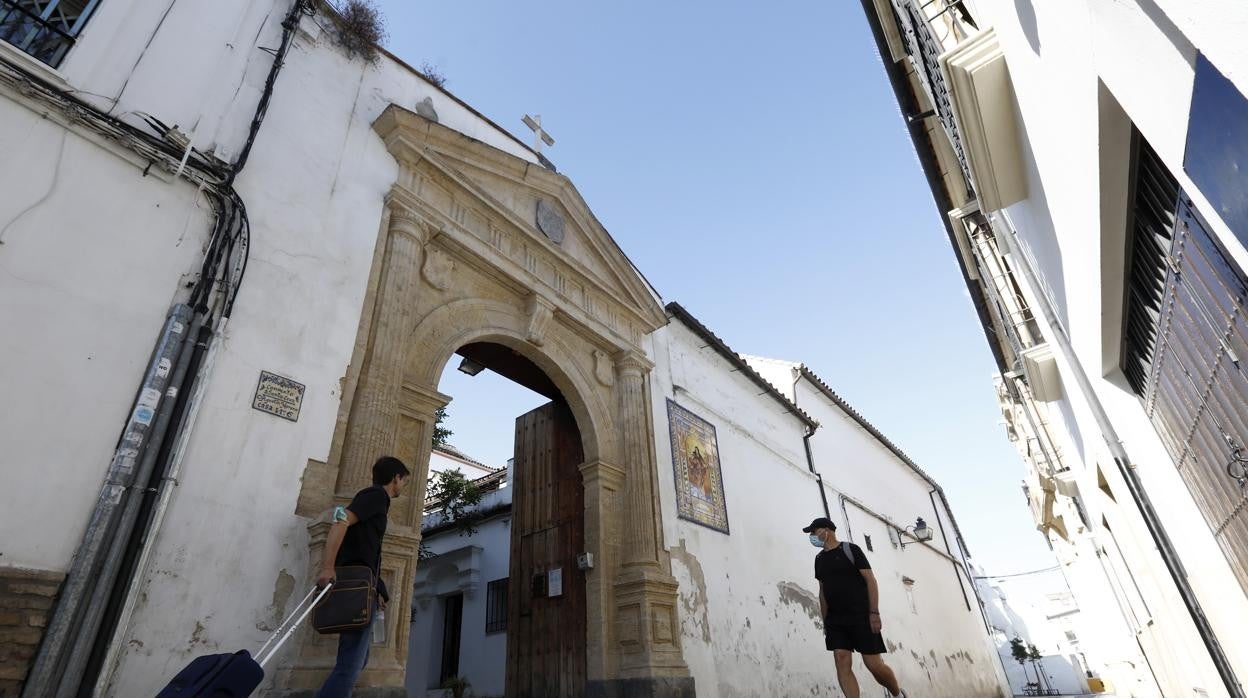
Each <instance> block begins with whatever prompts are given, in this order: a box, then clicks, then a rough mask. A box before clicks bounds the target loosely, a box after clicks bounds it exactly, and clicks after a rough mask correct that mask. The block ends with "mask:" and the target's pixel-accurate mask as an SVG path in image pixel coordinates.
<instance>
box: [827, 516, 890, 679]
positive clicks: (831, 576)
mask: <svg viewBox="0 0 1248 698" xmlns="http://www.w3.org/2000/svg"><path fill="white" fill-rule="evenodd" d="M802 532H803V533H809V534H810V544H811V545H813V546H815V547H817V548H820V552H819V554H818V555H816V556H815V578H816V579H818V580H819V611H820V614H821V615H822V616H823V635H824V644H825V645H826V646H827V648H828V651H830V652H832V653H833V656H834V657H835V659H836V678H837V680H838V681H840V683H841V690H842V691H844V693H845V696H846V698H859V696H860V694H859V691H858V678H857V677H855V676H854V652H858V653H859V654H861V655H862V663H863V664H865V665H866V666H867V670H868V671H870V672H871V675H872V676H874V677H875V680H876V681H877V682H878V683H879V684H880V685H881V686H883V687H884V688H886V689H888V692H889V694H890V695H893V696H902V698H905V695H906V692H905V691H903V690H901V687H900V686H899V685H898V684H897V677H896V676H894V675H893V670H892V669H890V668H889V666H888V665H887V664H885V663H884V659H883V657H881V656H880V655H882V654H883V653H885V652H887V651H888V650H887V649H885V647H884V637H883V636H882V635H880V628H881V626H882V623H881V621H880V605H879V601H880V590H879V587H878V586H877V585H876V583H875V573H874V572H872V571H871V563H870V562H868V561H867V556H866V555H864V554H863V552H862V548H859V547H858V546H856V545H854V544H853V543H844V544H842V543H841V542H840V541H838V540H837V539H836V524H834V523H832V521H831V519H827V518H824V517H822V516H821V517H819V518H817V519H815V520H814V521H811V522H810V525H809V526H807V527H806V528H803V529H802Z"/></svg>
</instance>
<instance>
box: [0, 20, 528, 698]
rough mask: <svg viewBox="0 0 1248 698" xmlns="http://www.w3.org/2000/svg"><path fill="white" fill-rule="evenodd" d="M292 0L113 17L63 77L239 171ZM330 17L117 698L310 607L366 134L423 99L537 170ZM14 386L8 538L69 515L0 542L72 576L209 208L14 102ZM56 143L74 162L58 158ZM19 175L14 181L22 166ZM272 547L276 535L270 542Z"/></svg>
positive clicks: (5, 308)
mask: <svg viewBox="0 0 1248 698" xmlns="http://www.w3.org/2000/svg"><path fill="white" fill-rule="evenodd" d="M286 7H287V5H286V3H285V2H278V1H275V2H266V1H254V2H252V1H245V0H227V2H225V3H224V4H223V3H212V4H204V3H174V5H173V7H172V9H171V10H170V11H169V13H168V15H167V16H164V17H163V18H162V13H163V12H164V9H165V7H164V6H157V5H156V4H154V3H142V2H126V1H125V0H115V1H110V2H104V3H101V5H100V8H99V11H98V12H97V15H96V16H95V17H94V18H93V19H92V20H91V22H90V24H89V26H88V31H87V32H86V35H85V36H84V37H83V39H82V41H81V42H80V43H79V45H78V46H77V47H76V48H75V49H74V50H73V51H72V52H71V53H70V54H69V57H68V59H67V60H66V62H65V64H64V66H63V68H62V69H61V70H60V71H50V70H48V71H42V72H43V73H44V74H45V75H47V76H48V77H50V78H51V79H54V80H62V81H64V83H65V84H66V85H67V86H69V87H71V88H72V89H74V90H76V92H77V94H79V96H82V97H84V98H86V99H89V100H91V101H93V102H94V103H96V104H97V105H100V106H101V107H102V108H106V109H107V108H111V109H112V111H113V113H114V114H115V115H118V116H120V117H121V118H123V119H126V120H128V121H131V122H135V123H138V117H137V116H136V115H135V114H134V112H136V111H143V112H148V113H151V114H153V115H154V116H156V117H157V118H160V119H161V120H162V121H164V122H166V123H169V124H178V125H179V126H180V127H181V128H182V129H183V130H184V131H187V132H191V131H194V132H195V134H196V135H195V143H196V145H197V146H199V147H210V146H211V147H215V148H216V151H217V153H218V154H220V155H222V156H223V157H228V158H233V157H234V155H235V154H236V153H237V151H238V150H239V148H240V146H241V144H242V140H243V138H244V137H245V134H246V130H247V126H248V122H249V121H250V119H251V116H252V112H253V110H254V108H255V104H256V101H257V99H258V97H259V94H260V89H261V87H262V85H263V82H264V78H265V76H266V74H267V72H268V69H269V66H270V64H271V60H272V59H271V56H270V55H269V54H267V53H265V52H264V51H261V50H259V49H258V48H257V46H268V47H271V46H275V45H276V44H277V41H278V37H279V34H280V27H279V23H280V20H281V17H282V15H283V14H284V12H285V10H286ZM317 22H320V23H325V24H328V20H327V19H326V18H324V17H319V18H316V19H305V20H304V22H303V25H302V27H303V29H302V30H301V32H300V33H298V34H297V36H296V39H295V43H294V46H293V48H292V49H291V53H290V55H289V57H288V58H287V61H286V65H285V68H284V69H283V71H282V73H281V77H280V78H279V80H278V84H277V90H276V93H275V95H274V99H273V102H272V104H271V107H270V109H269V113H268V117H267V119H266V121H265V123H264V125H263V128H262V129H261V132H260V136H259V139H258V140H257V142H256V144H255V147H254V150H253V151H252V155H251V159H250V161H249V163H248V166H247V169H246V170H245V171H244V173H243V174H242V175H241V177H240V178H239V180H238V182H237V184H236V186H237V188H238V190H239V192H240V194H241V195H242V198H243V199H244V201H245V202H246V203H247V207H248V213H249V215H250V220H251V227H252V238H251V240H252V248H251V261H250V265H249V267H248V272H247V278H246V281H245V283H244V285H243V289H242V292H241V294H240V296H239V298H238V303H237V305H236V307H235V312H234V315H233V318H232V320H231V322H230V324H229V326H228V328H227V330H226V332H225V339H224V343H223V346H222V348H221V352H220V354H219V355H218V357H217V362H216V366H215V371H214V373H213V375H212V376H211V378H210V383H209V386H208V390H207V392H206V395H205V400H204V405H203V409H202V410H201V412H200V417H199V422H198V425H197V427H196V429H195V432H194V434H193V436H192V437H191V440H190V445H189V450H188V452H187V456H186V459H185V462H184V466H183V472H182V477H181V479H180V481H179V483H178V486H177V488H176V489H175V490H174V494H173V497H172V499H171V502H170V508H169V511H168V515H167V516H166V518H165V522H164V527H163V529H162V530H161V532H160V534H159V536H158V537H157V539H156V542H155V546H156V547H155V551H154V554H153V556H152V562H151V565H150V568H149V569H148V571H147V574H146V576H145V578H144V581H143V584H142V588H141V595H140V600H139V603H138V606H137V608H136V611H135V621H134V623H133V625H132V626H131V627H129V628H128V629H126V631H125V632H124V636H123V637H122V642H123V643H124V647H125V648H126V649H125V651H124V653H123V656H122V658H121V660H120V663H119V665H118V667H117V670H116V672H115V676H114V679H113V682H112V685H111V687H110V689H109V690H110V692H111V693H112V694H114V695H144V694H151V693H153V692H155V689H156V688H157V687H158V686H160V685H162V684H163V683H164V682H165V681H166V680H167V679H168V678H169V677H170V676H171V675H172V674H173V673H175V672H176V670H177V669H178V668H179V667H180V666H182V665H183V664H185V662H186V661H187V660H189V659H190V658H191V657H192V656H194V655H197V654H201V653H204V652H211V651H226V650H231V651H232V650H234V649H238V648H245V647H246V648H255V647H257V646H259V644H261V642H263V640H264V638H265V637H266V634H267V632H268V630H269V629H270V628H271V627H273V626H274V625H275V624H276V622H277V620H278V619H280V618H281V617H282V616H283V615H284V612H285V610H286V609H287V608H288V607H290V606H291V605H293V599H297V598H299V597H301V596H302V594H303V592H304V590H305V589H306V588H307V585H308V582H309V580H308V579H307V569H308V564H307V560H306V555H307V553H306V551H307V540H306V529H305V527H306V523H307V522H306V520H304V519H302V518H300V517H296V516H295V515H294V509H295V502H296V499H297V497H298V493H299V488H300V478H301V475H302V474H303V471H304V468H305V467H306V466H307V463H308V460H309V459H317V460H325V459H326V458H327V457H328V454H329V446H330V440H331V437H332V434H333V430H334V424H335V418H336V415H337V411H338V407H339V401H340V399H341V395H340V385H341V383H340V379H341V378H342V377H343V376H344V375H345V373H346V368H347V364H348V362H349V361H350V358H351V351H352V346H353V343H354V339H355V332H356V327H357V326H358V321H359V313H360V309H361V306H362V302H363V297H364V292H365V286H366V283H367V278H368V271H369V266H370V263H371V260H372V257H373V252H374V248H375V244H376V240H377V234H378V231H379V229H380V225H381V216H382V208H383V197H384V196H385V194H386V193H387V191H388V190H389V188H390V186H391V184H392V182H393V181H394V178H395V176H396V172H397V168H396V166H395V163H394V162H393V159H392V158H391V157H390V156H389V155H388V153H386V151H385V148H384V147H383V145H382V144H381V142H380V141H379V139H378V138H377V137H376V136H375V135H374V133H373V132H372V130H371V123H372V121H373V120H374V119H375V118H376V117H377V116H378V115H379V114H380V113H381V112H382V110H383V109H384V108H385V107H386V106H387V105H389V104H390V103H392V102H393V103H396V104H399V105H402V106H405V107H409V108H411V107H413V106H414V105H415V104H416V103H417V102H419V101H420V100H422V99H424V98H426V97H428V98H430V99H431V100H432V103H433V105H434V107H435V108H436V109H437V110H438V113H439V116H440V120H441V122H442V123H443V124H444V125H447V126H450V127H451V128H455V129H457V130H460V131H461V132H463V133H465V134H467V135H469V136H472V137H474V138H478V139H481V140H483V141H485V142H487V143H489V144H491V145H494V146H496V147H499V148H502V149H503V150H506V151H507V152H509V153H511V154H513V155H517V156H520V157H524V158H527V159H529V160H530V161H532V160H534V159H535V158H533V156H532V155H531V153H529V152H528V151H527V149H525V148H524V147H523V146H521V145H520V144H519V143H518V142H517V141H515V140H514V139H512V138H510V137H509V136H507V135H506V134H504V133H502V132H500V131H498V130H497V128H496V127H494V126H493V125H491V124H489V123H488V122H486V121H485V120H484V119H483V118H481V117H479V116H477V115H475V114H474V113H473V112H472V111H471V110H470V109H468V108H467V107H466V106H464V105H461V104H460V103H458V102H457V101H455V100H454V99H453V98H452V97H450V96H449V95H447V94H445V93H443V92H441V91H439V90H437V89H435V88H433V87H432V86H430V85H428V84H427V83H426V82H425V81H424V80H423V79H421V78H419V77H418V76H417V75H415V73H413V72H412V71H410V70H409V69H408V68H406V67H405V66H402V65H401V64H398V63H397V62H395V61H393V60H390V59H388V58H385V57H383V58H382V59H381V60H380V61H379V62H378V63H376V64H373V65H369V64H365V63H364V62H363V61H361V60H354V61H351V60H348V59H346V57H345V56H344V55H343V54H342V53H341V52H340V51H339V50H338V49H337V48H336V46H335V45H334V44H333V42H332V41H331V38H330V34H329V33H327V32H325V31H322V30H320V29H318V28H317V24H316V23H317ZM0 124H3V128H0V153H3V157H2V158H0V162H2V163H3V165H0V190H3V191H4V192H5V195H4V196H3V197H0V229H3V231H4V232H3V233H2V235H3V239H4V245H3V246H2V247H0V267H2V268H3V271H4V273H3V274H0V326H3V327H4V328H5V329H4V332H3V333H2V334H0V351H2V352H3V354H4V356H5V360H6V362H10V363H11V364H12V365H21V366H23V367H24V369H23V370H22V371H7V372H4V373H3V375H2V376H0V392H2V393H3V394H4V396H5V398H6V400H7V401H8V402H9V403H10V404H12V405H15V406H20V409H18V410H16V411H14V414H12V415H11V416H10V418H7V419H5V420H3V423H0V441H2V442H3V443H4V444H5V449H4V452H3V454H0V467H2V468H3V471H4V472H5V477H6V486H5V488H4V492H5V494H4V495H3V496H4V502H5V506H3V507H0V530H4V531H13V530H19V529H20V528H21V527H22V526H24V525H25V523H27V522H29V521H30V520H35V519H37V518H38V519H43V518H46V512H48V511H56V512H58V515H57V517H56V522H57V523H56V525H55V526H50V527H48V528H46V529H44V530H43V531H42V532H41V535H40V536H4V542H3V544H2V545H3V549H2V550H0V552H3V554H4V558H3V560H4V564H6V565H15V566H29V567H36V568H43V569H53V570H64V569H66V568H67V567H68V565H69V559H70V556H71V555H72V553H73V550H74V549H75V547H76V546H77V544H78V542H79V539H80V536H81V534H82V529H83V526H84V525H85V521H86V517H87V515H88V513H89V512H90V508H91V506H92V504H93V502H94V500H95V498H96V493H97V491H98V487H99V484H100V482H101V478H102V477H103V473H104V470H105V468H106V467H107V464H108V462H109V460H110V458H111V456H112V450H113V446H114V445H115V442H116V439H117V435H118V433H119V430H120V428H121V426H122V424H123V422H124V417H125V415H126V413H127V410H128V409H129V407H130V402H131V400H132V397H133V394H134V392H135V390H136V388H137V385H138V383H139V379H140V377H141V374H142V371H143V368H144V365H145V363H146V361H147V358H148V355H149V353H150V351H151V347H152V345H153V343H154V341H155V339H156V336H157V334H158V332H159V329H160V326H161V322H162V319H163V314H164V312H165V310H166V309H167V307H168V306H169V304H170V303H171V302H173V301H174V300H175V298H176V297H177V296H176V294H178V292H179V290H180V288H181V286H182V276H183V274H184V273H187V272H189V271H192V270H195V269H197V268H198V263H199V257H200V254H201V252H202V245H203V244H204V239H205V238H206V236H207V232H208V226H209V223H210V219H209V210H208V207H207V205H206V203H205V202H204V201H203V200H202V199H197V197H196V192H195V191H194V189H193V188H192V187H191V186H189V185H187V184H184V183H179V182H166V181H163V180H161V179H160V178H159V177H156V176H149V177H146V178H143V177H142V176H141V165H140V166H139V167H136V166H135V165H133V164H131V162H130V161H129V160H127V159H125V158H123V157H119V156H118V155H117V154H115V153H114V152H112V151H110V150H106V149H102V148H99V147H96V146H94V145H91V144H90V143H88V142H87V141H86V140H84V139H83V138H81V137H79V136H76V135H73V134H68V135H66V132H65V131H63V130H62V129H60V128H59V127H57V126H55V125H54V123H53V122H52V121H51V120H41V119H40V118H38V117H37V116H36V115H35V114H34V113H32V112H30V111H29V110H27V109H25V108H24V107H21V106H19V105H18V104H17V103H16V102H15V101H13V98H12V97H11V96H10V95H7V94H4V95H0ZM62 144H63V147H62ZM17 163H20V167H17V166H16V164H17ZM260 370H269V371H272V372H275V373H279V374H281V375H284V376H288V377H290V378H293V379H295V380H297V381H299V382H301V383H304V384H305V385H306V386H307V392H306V394H305V396H304V401H303V405H302V413H301V415H300V418H299V420H298V422H296V423H291V422H288V421H286V420H282V419H279V418H276V417H273V416H270V415H267V414H263V413H260V412H257V411H255V410H253V409H251V406H250V405H251V398H252V392H253V391H254V387H255V384H256V381H257V378H258V374H259V372H260ZM258 531H266V532H272V533H270V534H267V535H262V536H260V535H256V532H258Z"/></svg>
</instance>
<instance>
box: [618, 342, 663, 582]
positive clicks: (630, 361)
mask: <svg viewBox="0 0 1248 698" xmlns="http://www.w3.org/2000/svg"><path fill="white" fill-rule="evenodd" d="M652 366H653V364H651V363H650V361H649V360H648V359H646V357H644V356H642V355H641V354H639V353H637V352H628V353H625V354H623V355H621V356H618V357H617V358H616V362H615V372H616V380H615V392H616V400H617V403H618V405H617V409H618V418H617V422H616V427H617V428H618V429H619V431H620V456H621V458H622V459H623V461H624V463H625V468H626V473H627V479H626V480H625V483H624V502H625V508H624V512H625V516H624V531H623V539H624V551H623V552H624V556H623V563H624V565H625V566H626V567H632V566H638V565H641V566H646V567H654V568H658V567H660V564H659V563H660V560H662V552H663V545H662V541H661V540H660V535H661V534H660V533H659V531H660V529H659V526H658V525H659V517H658V506H659V502H658V492H657V490H656V489H655V486H654V459H653V458H652V454H653V453H654V445H653V438H652V437H653V434H652V433H651V429H650V428H649V427H650V417H649V401H648V400H647V399H646V397H647V396H646V377H647V376H648V375H649V373H650V368H651V367H652Z"/></svg>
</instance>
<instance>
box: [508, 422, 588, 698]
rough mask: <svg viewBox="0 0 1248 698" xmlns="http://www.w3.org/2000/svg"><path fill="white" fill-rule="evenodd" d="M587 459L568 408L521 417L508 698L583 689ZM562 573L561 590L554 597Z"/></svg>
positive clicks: (543, 697)
mask: <svg viewBox="0 0 1248 698" xmlns="http://www.w3.org/2000/svg"><path fill="white" fill-rule="evenodd" d="M583 460H584V452H583V451H582V448H581V439H580V432H579V431H577V428H576V422H575V420H574V419H573V417H572V413H571V411H570V410H569V409H568V408H567V406H566V405H564V404H562V403H558V402H552V403H548V404H546V405H544V406H542V407H539V408H537V409H536V410H533V411H532V412H529V413H528V414H525V415H523V416H521V417H520V418H518V419H517V420H516V444H515V465H514V468H513V473H514V481H513V483H512V487H513V488H514V490H513V492H512V520H511V585H512V588H513V589H515V593H513V594H511V595H510V596H509V598H508V605H509V607H508V618H509V624H508V634H507V695H508V696H509V697H511V698H565V697H568V698H571V697H572V696H579V695H581V694H582V692H583V691H584V687H585V636H586V633H585V610H586V601H585V575H584V572H581V571H580V570H578V569H577V565H576V556H577V555H578V554H579V553H581V552H582V551H583V550H584V547H585V522H584V516H585V514H584V512H585V490H584V486H583V484H582V482H581V473H580V465H581V463H582V461H583ZM552 570H559V574H560V575H561V582H562V593H561V594H560V595H558V596H550V580H551V576H550V573H551V571H552Z"/></svg>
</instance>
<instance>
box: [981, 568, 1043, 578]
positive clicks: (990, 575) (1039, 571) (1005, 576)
mask: <svg viewBox="0 0 1248 698" xmlns="http://www.w3.org/2000/svg"><path fill="white" fill-rule="evenodd" d="M1060 569H1062V566H1061V565H1053V566H1052V567H1045V568H1044V569H1042V570H1030V571H1028V572H1015V573H1014V574H986V575H983V576H980V577H975V579H1009V578H1010V577H1025V576H1027V575H1029V574H1043V573H1045V572H1055V571H1057V570H1060Z"/></svg>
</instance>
